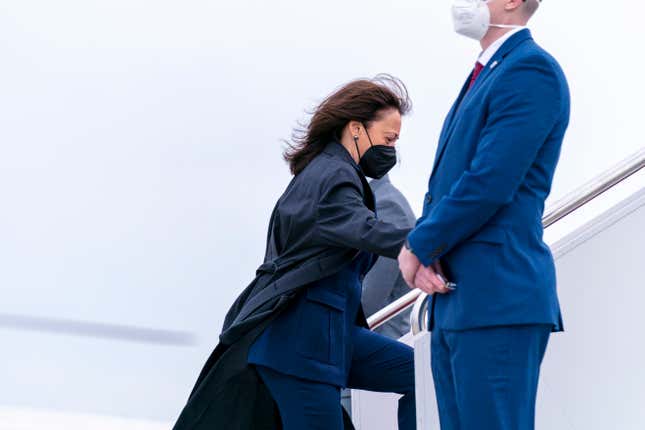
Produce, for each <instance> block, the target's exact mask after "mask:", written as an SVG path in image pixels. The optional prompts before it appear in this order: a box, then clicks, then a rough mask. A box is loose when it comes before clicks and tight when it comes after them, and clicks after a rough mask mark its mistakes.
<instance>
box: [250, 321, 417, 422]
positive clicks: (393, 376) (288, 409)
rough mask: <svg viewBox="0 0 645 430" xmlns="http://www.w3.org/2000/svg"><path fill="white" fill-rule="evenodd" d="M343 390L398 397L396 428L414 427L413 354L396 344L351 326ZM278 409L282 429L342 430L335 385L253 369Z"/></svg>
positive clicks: (401, 345)
mask: <svg viewBox="0 0 645 430" xmlns="http://www.w3.org/2000/svg"><path fill="white" fill-rule="evenodd" d="M352 338H353V354H352V362H351V368H350V370H349V379H348V387H349V388H356V389H361V390H368V391H377V392H392V393H399V394H403V397H401V399H400V400H399V409H398V421H399V430H414V429H416V413H415V397H414V352H413V350H412V348H410V347H409V346H407V345H405V344H403V343H401V342H398V341H396V340H393V339H390V338H387V337H385V336H382V335H380V334H377V333H373V332H371V331H369V330H367V329H365V328H362V327H355V329H354V333H353V336H352ZM257 370H258V373H259V374H260V377H261V378H262V381H263V382H264V383H265V384H266V386H267V387H268V389H269V392H270V393H271V395H272V397H273V399H274V400H275V402H276V403H277V405H278V410H279V411H280V418H281V420H282V425H283V429H284V430H342V428H343V419H342V410H341V404H340V388H341V387H339V386H335V385H329V384H324V383H320V382H316V381H311V380H307V379H301V378H297V377H294V376H289V375H286V374H284V373H280V372H277V371H275V370H272V369H270V368H268V367H264V366H257Z"/></svg>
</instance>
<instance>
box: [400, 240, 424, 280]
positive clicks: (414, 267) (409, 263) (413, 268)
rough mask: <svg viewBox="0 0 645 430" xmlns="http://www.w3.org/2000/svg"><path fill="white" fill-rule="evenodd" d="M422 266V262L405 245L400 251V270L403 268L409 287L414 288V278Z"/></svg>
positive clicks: (402, 271) (402, 272)
mask: <svg viewBox="0 0 645 430" xmlns="http://www.w3.org/2000/svg"><path fill="white" fill-rule="evenodd" d="M419 267H421V262H420V261H419V259H418V258H417V256H416V255H414V254H413V253H412V252H410V250H408V249H407V248H405V247H403V248H402V249H401V252H400V253H399V270H401V275H403V279H404V280H405V283H406V284H408V287H410V288H412V289H414V288H416V287H415V285H414V278H415V276H416V274H417V271H418V270H419Z"/></svg>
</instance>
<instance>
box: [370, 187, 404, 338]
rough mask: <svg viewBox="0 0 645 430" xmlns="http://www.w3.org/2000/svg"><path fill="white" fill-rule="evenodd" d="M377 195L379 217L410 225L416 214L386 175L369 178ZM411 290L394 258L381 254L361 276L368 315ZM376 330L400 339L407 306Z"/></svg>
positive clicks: (390, 221)
mask: <svg viewBox="0 0 645 430" xmlns="http://www.w3.org/2000/svg"><path fill="white" fill-rule="evenodd" d="M370 187H371V188H372V192H374V197H375V198H376V213H377V214H378V218H379V219H381V220H383V221H385V222H389V223H392V224H395V225H397V226H399V227H402V228H409V229H412V228H413V227H414V224H415V223H416V217H415V216H414V212H413V211H412V208H411V207H410V203H408V200H407V199H406V198H405V196H404V195H403V193H401V191H399V189H398V188H396V187H395V186H394V184H392V182H391V181H390V178H389V175H385V176H384V177H383V178H381V179H373V180H371V181H370ZM409 292H410V287H409V286H408V284H406V283H405V280H404V279H403V276H402V275H401V271H400V270H399V263H398V261H397V260H396V259H393V258H387V257H381V258H379V259H378V261H377V262H376V263H375V264H374V267H372V269H371V270H370V271H369V273H368V274H367V275H366V276H365V279H364V280H363V297H362V299H361V303H362V304H363V310H364V311H365V315H367V316H370V315H372V314H374V313H376V312H377V311H379V310H381V309H383V308H384V307H385V306H387V305H389V304H390V303H392V302H394V301H395V300H397V299H398V298H400V297H402V296H404V295H405V294H406V293H409ZM374 331H376V332H377V333H380V334H382V335H384V336H387V337H391V338H393V339H399V338H400V337H402V336H404V335H405V334H406V333H408V332H409V331H410V310H407V311H405V312H403V313H402V314H400V315H398V316H396V317H394V318H392V319H391V320H390V321H388V322H387V323H385V324H383V325H382V326H380V327H378V328H377V329H375V330H374Z"/></svg>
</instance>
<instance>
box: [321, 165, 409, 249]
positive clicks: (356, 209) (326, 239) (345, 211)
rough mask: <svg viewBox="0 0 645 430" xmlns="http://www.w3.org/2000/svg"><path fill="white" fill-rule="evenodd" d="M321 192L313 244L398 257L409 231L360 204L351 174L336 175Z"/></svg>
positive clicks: (358, 187)
mask: <svg viewBox="0 0 645 430" xmlns="http://www.w3.org/2000/svg"><path fill="white" fill-rule="evenodd" d="M352 175H353V177H352ZM323 190H324V191H323V193H322V195H321V198H320V201H319V202H318V204H317V207H316V234H315V237H316V240H318V241H319V242H320V243H322V244H325V245H329V246H338V247H344V248H354V249H360V250H362V251H368V252H371V253H374V254H377V255H383V256H385V257H390V258H397V257H398V255H399V251H400V250H401V247H402V246H403V243H404V242H405V238H406V236H407V234H408V233H409V232H410V228H404V227H397V226H396V225H394V224H390V223H387V222H384V221H381V220H379V219H377V218H376V216H375V214H374V212H372V211H371V210H369V208H367V206H365V203H363V193H362V191H363V190H362V185H361V183H360V181H359V179H358V178H357V177H356V173H355V172H346V171H344V170H340V171H338V172H336V173H335V174H334V175H333V177H331V178H329V180H328V181H327V182H326V184H324V185H323Z"/></svg>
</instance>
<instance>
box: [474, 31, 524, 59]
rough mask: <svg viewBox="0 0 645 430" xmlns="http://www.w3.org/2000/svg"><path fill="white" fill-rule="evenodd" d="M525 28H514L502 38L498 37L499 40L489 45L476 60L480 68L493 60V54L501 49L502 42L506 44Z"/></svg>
mask: <svg viewBox="0 0 645 430" xmlns="http://www.w3.org/2000/svg"><path fill="white" fill-rule="evenodd" d="M526 28H527V27H524V26H522V27H518V28H514V29H512V30H511V31H509V32H508V33H506V34H504V35H503V36H502V37H500V38H499V39H497V40H496V41H494V42H493V43H491V45H490V46H489V47H488V48H486V50H485V51H484V52H482V53H481V54H479V58H478V59H477V61H478V62H479V63H480V64H481V65H482V66H486V65H487V64H488V62H489V61H490V60H491V58H493V56H494V55H495V53H497V51H498V50H499V48H501V47H502V45H503V44H504V42H506V41H507V40H508V39H510V38H511V37H512V36H513V35H514V34H515V33H519V32H520V31H522V30H525V29H526Z"/></svg>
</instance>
